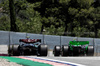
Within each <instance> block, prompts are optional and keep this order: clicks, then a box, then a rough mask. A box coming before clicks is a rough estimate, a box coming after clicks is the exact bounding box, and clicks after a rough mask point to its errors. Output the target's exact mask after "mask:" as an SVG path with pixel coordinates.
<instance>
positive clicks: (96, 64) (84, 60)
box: [0, 46, 100, 66]
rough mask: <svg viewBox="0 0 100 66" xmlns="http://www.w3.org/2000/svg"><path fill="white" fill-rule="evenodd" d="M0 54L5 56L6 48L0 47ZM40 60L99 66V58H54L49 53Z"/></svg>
mask: <svg viewBox="0 0 100 66" xmlns="http://www.w3.org/2000/svg"><path fill="white" fill-rule="evenodd" d="M0 53H4V54H7V46H0ZM28 57H37V56H28ZM41 58H46V59H52V60H59V61H65V62H71V63H76V64H82V65H85V66H100V56H93V57H87V56H81V57H61V56H59V57H54V56H53V54H52V52H51V51H50V52H49V53H48V56H47V57H41Z"/></svg>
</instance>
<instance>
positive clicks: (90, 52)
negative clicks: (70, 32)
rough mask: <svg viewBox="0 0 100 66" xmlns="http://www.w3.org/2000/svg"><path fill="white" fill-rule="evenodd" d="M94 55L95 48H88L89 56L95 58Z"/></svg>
mask: <svg viewBox="0 0 100 66" xmlns="http://www.w3.org/2000/svg"><path fill="white" fill-rule="evenodd" d="M93 55H94V47H93V46H88V50H87V56H93Z"/></svg>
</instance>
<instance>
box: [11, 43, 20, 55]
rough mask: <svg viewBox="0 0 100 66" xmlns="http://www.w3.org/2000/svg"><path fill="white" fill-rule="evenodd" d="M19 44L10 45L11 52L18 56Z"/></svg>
mask: <svg viewBox="0 0 100 66" xmlns="http://www.w3.org/2000/svg"><path fill="white" fill-rule="evenodd" d="M18 47H19V45H12V51H13V52H12V53H13V56H19V55H20V51H19V50H18Z"/></svg>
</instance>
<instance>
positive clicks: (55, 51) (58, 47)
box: [53, 45, 61, 56]
mask: <svg viewBox="0 0 100 66" xmlns="http://www.w3.org/2000/svg"><path fill="white" fill-rule="evenodd" d="M60 52H61V47H60V46H59V45H57V46H55V47H54V50H53V53H54V56H60Z"/></svg>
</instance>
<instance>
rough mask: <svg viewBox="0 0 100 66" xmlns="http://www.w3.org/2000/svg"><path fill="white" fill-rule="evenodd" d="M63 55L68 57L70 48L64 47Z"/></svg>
mask: <svg viewBox="0 0 100 66" xmlns="http://www.w3.org/2000/svg"><path fill="white" fill-rule="evenodd" d="M61 55H62V56H68V55H69V51H68V46H65V45H62V52H61Z"/></svg>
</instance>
